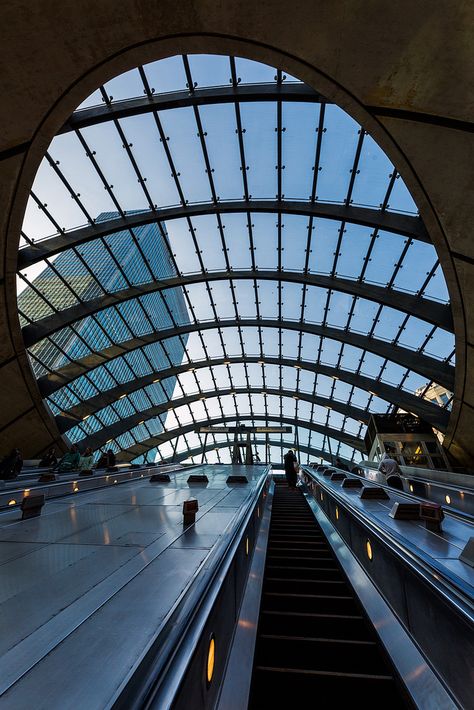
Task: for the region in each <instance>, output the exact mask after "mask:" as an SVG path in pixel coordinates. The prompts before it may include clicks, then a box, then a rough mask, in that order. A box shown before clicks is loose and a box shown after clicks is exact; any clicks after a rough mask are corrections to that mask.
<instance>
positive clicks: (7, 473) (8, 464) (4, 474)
mask: <svg viewBox="0 0 474 710" xmlns="http://www.w3.org/2000/svg"><path fill="white" fill-rule="evenodd" d="M22 467H23V456H22V455H21V452H20V449H12V450H11V451H10V453H9V454H8V456H4V457H3V459H2V461H1V462H0V479H3V480H4V481H13V480H14V479H15V478H16V477H17V476H18V474H19V473H20V472H21V469H22Z"/></svg>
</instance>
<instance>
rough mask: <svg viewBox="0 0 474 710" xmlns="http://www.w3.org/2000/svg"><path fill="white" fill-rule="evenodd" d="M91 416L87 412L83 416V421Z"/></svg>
mask: <svg viewBox="0 0 474 710" xmlns="http://www.w3.org/2000/svg"><path fill="white" fill-rule="evenodd" d="M89 417H90V414H86V416H85V417H82V421H83V422H85V421H86V419H89Z"/></svg>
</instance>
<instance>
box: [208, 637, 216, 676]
mask: <svg viewBox="0 0 474 710" xmlns="http://www.w3.org/2000/svg"><path fill="white" fill-rule="evenodd" d="M215 660H216V641H215V639H214V634H212V636H211V638H210V639H209V648H208V650H207V668H206V681H207V686H208V687H209V686H210V685H211V683H212V677H213V675H214V665H215Z"/></svg>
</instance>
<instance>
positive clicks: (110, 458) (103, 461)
mask: <svg viewBox="0 0 474 710" xmlns="http://www.w3.org/2000/svg"><path fill="white" fill-rule="evenodd" d="M112 466H115V454H114V452H113V451H112V449H107V452H106V453H105V454H101V457H100V459H99V460H98V461H97V463H96V466H95V467H96V468H112Z"/></svg>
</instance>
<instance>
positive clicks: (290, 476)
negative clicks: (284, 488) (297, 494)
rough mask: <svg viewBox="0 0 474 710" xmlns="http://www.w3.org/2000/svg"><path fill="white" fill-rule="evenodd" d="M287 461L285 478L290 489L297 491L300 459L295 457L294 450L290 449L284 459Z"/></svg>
mask: <svg viewBox="0 0 474 710" xmlns="http://www.w3.org/2000/svg"><path fill="white" fill-rule="evenodd" d="M284 461H285V476H286V482H287V483H288V488H291V489H296V483H297V481H298V473H297V468H298V459H297V458H296V456H295V452H294V451H293V449H289V450H288V451H287V453H286V454H285V457H284Z"/></svg>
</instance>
